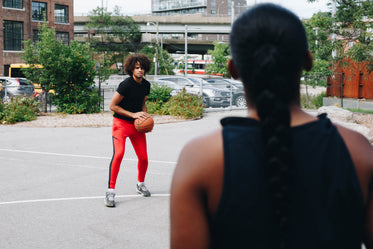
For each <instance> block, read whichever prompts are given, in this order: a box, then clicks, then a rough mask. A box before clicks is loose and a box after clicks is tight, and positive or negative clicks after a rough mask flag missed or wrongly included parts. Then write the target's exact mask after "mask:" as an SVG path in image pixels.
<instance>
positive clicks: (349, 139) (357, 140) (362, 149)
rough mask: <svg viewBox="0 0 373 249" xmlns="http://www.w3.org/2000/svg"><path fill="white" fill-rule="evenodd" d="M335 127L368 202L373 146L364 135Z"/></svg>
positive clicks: (372, 172) (372, 174)
mask: <svg viewBox="0 0 373 249" xmlns="http://www.w3.org/2000/svg"><path fill="white" fill-rule="evenodd" d="M335 126H336V127H337V129H338V132H339V133H340V135H341V137H342V139H343V141H344V143H345V144H346V146H347V149H348V151H349V153H350V156H351V159H352V161H353V163H354V166H355V170H356V173H357V176H358V178H359V182H360V185H361V188H362V191H363V195H364V199H365V200H367V199H368V198H369V197H368V195H369V189H370V184H371V183H372V182H373V146H372V144H371V143H370V142H369V141H368V139H367V138H366V137H365V136H363V135H362V134H360V133H358V132H356V131H353V130H350V129H348V128H346V127H343V126H341V125H335Z"/></svg>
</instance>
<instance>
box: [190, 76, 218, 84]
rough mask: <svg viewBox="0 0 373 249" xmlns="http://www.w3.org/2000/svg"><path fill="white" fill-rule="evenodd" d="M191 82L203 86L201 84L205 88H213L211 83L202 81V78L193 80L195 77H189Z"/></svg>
mask: <svg viewBox="0 0 373 249" xmlns="http://www.w3.org/2000/svg"><path fill="white" fill-rule="evenodd" d="M188 79H189V80H190V81H192V82H193V83H194V84H196V85H198V86H199V85H201V82H202V84H203V85H204V86H212V85H211V84H210V83H209V82H207V81H206V80H204V79H200V78H193V77H189V78H188Z"/></svg>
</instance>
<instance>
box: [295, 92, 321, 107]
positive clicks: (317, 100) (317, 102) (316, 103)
mask: <svg viewBox="0 0 373 249" xmlns="http://www.w3.org/2000/svg"><path fill="white" fill-rule="evenodd" d="M324 97H326V93H325V92H323V93H321V94H319V95H316V96H309V97H308V101H307V98H306V96H305V95H301V96H300V100H301V107H302V108H305V109H318V108H320V107H322V106H323V98H324Z"/></svg>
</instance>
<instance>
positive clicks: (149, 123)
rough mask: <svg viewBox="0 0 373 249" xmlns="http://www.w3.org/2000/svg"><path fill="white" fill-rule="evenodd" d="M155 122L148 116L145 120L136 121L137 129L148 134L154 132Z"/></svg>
mask: <svg viewBox="0 0 373 249" xmlns="http://www.w3.org/2000/svg"><path fill="white" fill-rule="evenodd" d="M153 127H154V120H153V118H152V117H150V116H148V117H146V118H145V119H143V120H140V119H139V118H137V119H135V128H136V130H137V131H138V132H141V133H147V132H150V131H152V130H153Z"/></svg>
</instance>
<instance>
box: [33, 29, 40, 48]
mask: <svg viewBox="0 0 373 249" xmlns="http://www.w3.org/2000/svg"><path fill="white" fill-rule="evenodd" d="M38 41H40V37H39V30H37V29H34V30H33V31H32V43H33V44H34V45H35V43H36V42H38Z"/></svg>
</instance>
